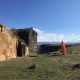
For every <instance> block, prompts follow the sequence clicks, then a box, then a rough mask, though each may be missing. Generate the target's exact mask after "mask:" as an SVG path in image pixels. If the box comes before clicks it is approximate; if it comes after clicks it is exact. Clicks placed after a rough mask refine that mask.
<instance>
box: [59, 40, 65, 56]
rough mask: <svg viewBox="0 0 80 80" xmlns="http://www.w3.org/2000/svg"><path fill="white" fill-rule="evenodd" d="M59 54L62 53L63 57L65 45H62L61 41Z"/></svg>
mask: <svg viewBox="0 0 80 80" xmlns="http://www.w3.org/2000/svg"><path fill="white" fill-rule="evenodd" d="M60 52H62V54H63V55H65V54H66V46H65V44H64V43H63V41H62V43H61V45H60Z"/></svg>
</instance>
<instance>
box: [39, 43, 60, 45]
mask: <svg viewBox="0 0 80 80" xmlns="http://www.w3.org/2000/svg"><path fill="white" fill-rule="evenodd" d="M43 44H54V45H58V44H60V42H38V45H43Z"/></svg>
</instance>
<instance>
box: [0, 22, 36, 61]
mask: <svg viewBox="0 0 80 80" xmlns="http://www.w3.org/2000/svg"><path fill="white" fill-rule="evenodd" d="M36 45H37V33H36V32H35V31H34V30H33V28H26V29H11V30H8V29H6V28H5V26H4V25H1V24H0V61H2V60H6V59H10V58H16V57H17V56H27V55H29V54H35V53H36V52H37V46H36Z"/></svg>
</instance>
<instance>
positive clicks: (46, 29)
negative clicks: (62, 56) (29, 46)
mask: <svg viewBox="0 0 80 80" xmlns="http://www.w3.org/2000/svg"><path fill="white" fill-rule="evenodd" d="M0 3H1V4H0V23H1V24H4V25H5V26H7V27H8V28H27V27H33V28H34V30H35V31H37V32H38V42H41V41H42V42H54V41H56V42H58V41H62V40H64V41H65V42H80V0H0Z"/></svg>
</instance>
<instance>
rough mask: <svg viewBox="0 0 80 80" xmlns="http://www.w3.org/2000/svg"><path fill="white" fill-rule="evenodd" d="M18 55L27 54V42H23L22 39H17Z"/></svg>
mask: <svg viewBox="0 0 80 80" xmlns="http://www.w3.org/2000/svg"><path fill="white" fill-rule="evenodd" d="M17 56H18V57H21V56H25V43H23V42H22V41H21V40H20V39H19V40H18V41H17Z"/></svg>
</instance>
